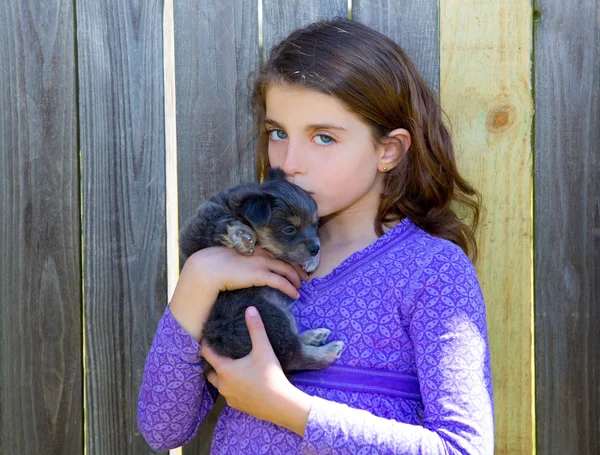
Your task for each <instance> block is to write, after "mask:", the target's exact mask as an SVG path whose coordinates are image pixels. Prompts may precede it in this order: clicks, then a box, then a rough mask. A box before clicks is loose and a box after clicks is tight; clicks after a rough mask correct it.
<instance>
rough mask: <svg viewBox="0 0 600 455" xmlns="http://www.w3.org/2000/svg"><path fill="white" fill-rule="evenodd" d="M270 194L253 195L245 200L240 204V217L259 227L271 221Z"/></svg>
mask: <svg viewBox="0 0 600 455" xmlns="http://www.w3.org/2000/svg"><path fill="white" fill-rule="evenodd" d="M271 199H272V196H271V195H270V194H266V193H263V194H253V195H251V196H249V197H247V198H245V199H244V200H243V201H242V203H241V212H242V216H243V217H244V218H246V220H248V221H249V222H250V224H252V225H253V226H257V227H261V226H264V225H266V224H267V223H268V222H269V220H270V219H271Z"/></svg>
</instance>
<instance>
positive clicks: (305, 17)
mask: <svg viewBox="0 0 600 455" xmlns="http://www.w3.org/2000/svg"><path fill="white" fill-rule="evenodd" d="M348 15H349V12H348V1H347V0H331V1H327V2H320V1H314V0H294V1H288V2H281V1H278V0H263V14H262V29H263V33H262V45H263V55H262V57H263V59H264V60H267V58H268V56H269V52H270V51H271V48H272V47H273V46H274V45H275V44H277V43H278V42H279V41H281V40H282V39H284V38H285V37H286V36H288V35H289V34H290V33H291V32H292V31H294V30H295V29H297V28H300V27H303V26H306V25H308V24H310V23H311V22H315V21H319V20H322V19H331V18H333V17H335V16H341V17H348Z"/></svg>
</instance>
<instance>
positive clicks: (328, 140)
mask: <svg viewBox="0 0 600 455" xmlns="http://www.w3.org/2000/svg"><path fill="white" fill-rule="evenodd" d="M315 137H317V138H319V137H320V138H324V139H322V140H323V143H321V144H319V145H329V144H333V143H334V142H335V139H334V138H332V137H331V136H327V135H326V134H317V135H316V136H315Z"/></svg>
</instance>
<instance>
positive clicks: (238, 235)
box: [227, 221, 256, 256]
mask: <svg viewBox="0 0 600 455" xmlns="http://www.w3.org/2000/svg"><path fill="white" fill-rule="evenodd" d="M227 235H228V237H229V239H230V240H231V244H232V245H233V247H234V248H235V249H236V251H237V252H238V253H241V254H245V255H246V256H250V255H251V254H252V253H254V245H255V244H256V234H255V233H254V231H253V230H252V229H251V228H249V227H248V226H246V225H245V224H243V223H240V222H237V221H236V222H234V223H231V224H228V225H227Z"/></svg>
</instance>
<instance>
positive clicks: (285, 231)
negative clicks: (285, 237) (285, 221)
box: [283, 226, 296, 235]
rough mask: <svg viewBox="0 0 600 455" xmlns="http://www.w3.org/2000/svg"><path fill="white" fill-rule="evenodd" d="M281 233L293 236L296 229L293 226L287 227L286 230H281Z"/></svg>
mask: <svg viewBox="0 0 600 455" xmlns="http://www.w3.org/2000/svg"><path fill="white" fill-rule="evenodd" d="M283 232H284V233H285V234H289V235H292V234H295V233H296V228H295V227H294V226H288V227H286V228H285V229H284V230H283Z"/></svg>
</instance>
